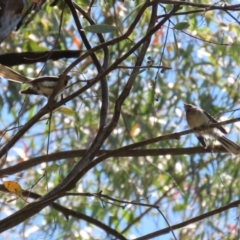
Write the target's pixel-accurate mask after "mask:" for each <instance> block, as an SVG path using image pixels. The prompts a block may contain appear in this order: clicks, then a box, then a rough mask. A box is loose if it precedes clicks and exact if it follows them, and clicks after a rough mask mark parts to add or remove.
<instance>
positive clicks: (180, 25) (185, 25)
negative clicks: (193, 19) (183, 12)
mask: <svg viewBox="0 0 240 240" xmlns="http://www.w3.org/2000/svg"><path fill="white" fill-rule="evenodd" d="M189 26H190V24H189V23H188V22H180V23H177V24H176V25H175V26H174V29H177V30H183V29H186V28H188V27H189Z"/></svg>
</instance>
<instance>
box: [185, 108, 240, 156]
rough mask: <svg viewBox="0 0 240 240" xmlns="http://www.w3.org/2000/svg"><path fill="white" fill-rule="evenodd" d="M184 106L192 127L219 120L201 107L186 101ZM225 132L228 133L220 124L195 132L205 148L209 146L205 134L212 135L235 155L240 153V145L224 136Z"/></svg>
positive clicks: (189, 124)
mask: <svg viewBox="0 0 240 240" xmlns="http://www.w3.org/2000/svg"><path fill="white" fill-rule="evenodd" d="M184 108H185V111H186V118H187V123H188V126H189V127H190V128H193V129H194V128H198V127H203V126H207V125H209V124H212V123H217V122H218V121H217V120H216V119H214V118H213V117H212V116H211V115H210V114H209V113H207V112H205V111H204V110H203V109H201V108H197V107H196V106H194V105H192V104H187V103H184ZM225 134H227V131H226V129H225V128H224V127H223V126H220V125H219V126H216V127H215V128H209V129H205V130H202V131H196V132H195V135H196V137H197V138H198V140H199V142H200V143H201V144H202V145H203V147H204V148H207V144H206V141H205V138H204V136H210V137H212V138H214V139H215V140H217V141H218V142H220V143H221V144H222V146H223V147H224V148H225V149H226V150H227V151H228V152H230V153H232V154H235V155H238V154H240V146H239V145H237V144H236V143H234V142H232V141H231V140H229V139H228V138H226V137H224V135H225Z"/></svg>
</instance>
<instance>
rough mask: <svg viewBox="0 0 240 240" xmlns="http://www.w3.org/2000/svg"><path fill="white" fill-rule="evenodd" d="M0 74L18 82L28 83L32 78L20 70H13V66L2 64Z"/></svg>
mask: <svg viewBox="0 0 240 240" xmlns="http://www.w3.org/2000/svg"><path fill="white" fill-rule="evenodd" d="M0 76H1V77H4V78H6V79H8V80H10V81H13V82H18V83H28V82H29V81H30V80H31V79H29V78H27V77H24V76H23V75H21V74H20V73H18V72H15V71H13V70H12V69H11V68H9V67H6V66H4V65H1V64H0Z"/></svg>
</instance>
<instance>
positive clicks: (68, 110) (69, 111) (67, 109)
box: [56, 107, 76, 116]
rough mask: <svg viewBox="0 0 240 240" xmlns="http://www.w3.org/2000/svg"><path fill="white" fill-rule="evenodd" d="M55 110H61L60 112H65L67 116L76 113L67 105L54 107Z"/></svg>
mask: <svg viewBox="0 0 240 240" xmlns="http://www.w3.org/2000/svg"><path fill="white" fill-rule="evenodd" d="M56 111H58V112H61V113H62V114H65V115H67V116H74V115H75V113H76V112H75V111H73V110H72V109H71V108H68V107H59V108H57V109H56Z"/></svg>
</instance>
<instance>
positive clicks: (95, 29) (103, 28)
mask: <svg viewBox="0 0 240 240" xmlns="http://www.w3.org/2000/svg"><path fill="white" fill-rule="evenodd" d="M84 30H85V31H87V32H92V33H109V32H114V31H116V28H115V27H113V26H111V25H107V24H98V25H92V26H87V27H85V28H84Z"/></svg>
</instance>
